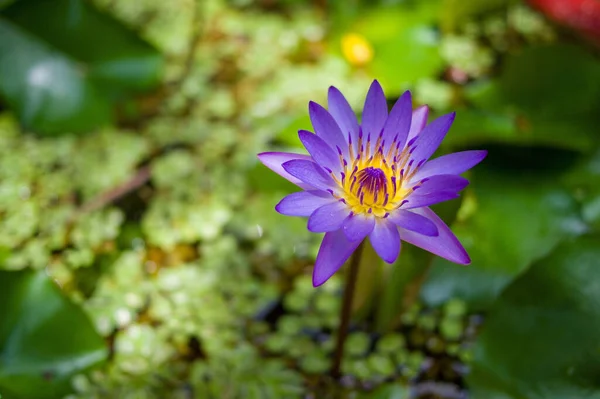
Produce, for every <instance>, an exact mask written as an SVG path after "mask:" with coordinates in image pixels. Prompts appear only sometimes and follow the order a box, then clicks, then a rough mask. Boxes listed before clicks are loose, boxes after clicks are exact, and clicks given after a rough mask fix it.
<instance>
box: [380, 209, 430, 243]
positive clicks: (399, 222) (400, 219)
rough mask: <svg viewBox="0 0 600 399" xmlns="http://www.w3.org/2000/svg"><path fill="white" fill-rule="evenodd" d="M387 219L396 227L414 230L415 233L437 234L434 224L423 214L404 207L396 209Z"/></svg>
mask: <svg viewBox="0 0 600 399" xmlns="http://www.w3.org/2000/svg"><path fill="white" fill-rule="evenodd" d="M388 220H389V221H390V222H392V223H394V224H395V225H396V226H398V227H402V228H403V229H406V230H410V231H414V232H415V233H419V234H423V235H425V236H429V237H435V236H437V235H438V234H439V233H438V229H437V227H436V226H435V224H434V223H433V222H432V221H431V220H429V219H427V218H426V217H425V216H423V215H419V214H417V213H414V212H411V211H407V210H404V209H396V210H395V211H394V212H392V213H391V214H390V215H389V216H388Z"/></svg>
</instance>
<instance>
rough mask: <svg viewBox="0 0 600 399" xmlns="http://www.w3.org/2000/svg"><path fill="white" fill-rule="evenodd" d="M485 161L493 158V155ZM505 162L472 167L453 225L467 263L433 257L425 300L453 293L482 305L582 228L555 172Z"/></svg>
mask: <svg viewBox="0 0 600 399" xmlns="http://www.w3.org/2000/svg"><path fill="white" fill-rule="evenodd" d="M513 151H514V150H513ZM497 154H498V156H499V157H502V158H506V156H505V155H504V154H503V153H501V152H499V153H497ZM532 156H533V155H532ZM552 161H553V162H558V160H557V159H553V160H552ZM487 162H489V163H490V164H491V163H493V162H494V153H491V154H490V159H488V160H487V161H486V163H487ZM509 164H510V162H509ZM504 165H505V169H503V170H502V169H501V170H499V171H494V170H492V168H491V167H490V166H489V165H485V164H484V165H480V166H478V167H477V168H476V169H475V171H474V176H473V178H472V183H471V184H472V186H471V187H472V188H471V189H472V191H470V192H469V193H468V194H466V198H465V200H464V202H463V208H462V210H461V212H462V215H461V214H459V216H460V217H459V221H458V222H457V223H455V224H454V225H453V228H452V230H453V231H454V232H455V234H456V235H457V237H458V238H459V240H460V241H461V242H462V243H463V245H464V246H465V248H466V249H467V251H468V252H469V254H470V256H471V259H472V264H471V265H470V266H466V267H464V266H458V265H455V264H453V263H451V262H448V261H445V260H443V259H441V258H436V259H435V260H434V263H433V266H432V269H431V272H430V275H429V276H428V279H427V281H426V282H425V285H424V286H423V291H422V297H423V299H424V300H425V301H426V302H428V303H429V304H432V305H438V304H440V303H442V302H443V301H445V300H447V299H448V298H452V297H457V298H462V299H464V300H466V301H467V302H468V303H469V305H470V306H471V308H474V309H482V308H486V307H488V306H489V305H490V304H491V303H492V302H493V300H494V299H495V298H496V296H497V295H498V294H499V293H500V291H501V290H502V289H503V288H504V287H505V286H506V285H507V284H508V283H510V281H511V280H512V279H514V278H515V277H516V276H517V275H518V274H520V273H521V272H522V271H523V270H525V269H526V268H527V267H528V266H529V265H530V264H531V262H532V261H535V260H537V259H539V258H540V257H543V256H545V255H546V254H547V253H548V252H549V251H551V250H552V248H554V246H555V245H556V244H558V243H559V242H560V241H561V240H562V239H564V238H566V237H570V236H575V235H577V234H581V233H582V232H583V231H585V229H586V226H585V224H584V223H583V221H582V220H581V218H580V216H579V213H578V209H577V204H576V201H575V200H574V198H573V197H572V195H571V194H570V191H569V190H567V189H565V188H564V187H562V186H561V185H559V184H557V180H558V179H559V176H560V174H559V173H555V172H552V171H549V172H547V173H542V172H540V171H527V170H523V169H512V170H511V169H510V167H509V166H508V164H504ZM486 166H488V167H486ZM534 172H535V173H534Z"/></svg>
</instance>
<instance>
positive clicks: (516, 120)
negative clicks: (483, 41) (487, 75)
mask: <svg viewBox="0 0 600 399" xmlns="http://www.w3.org/2000/svg"><path fill="white" fill-rule="evenodd" d="M465 96H466V98H467V99H468V101H469V102H471V104H472V105H473V107H470V108H466V109H462V110H458V112H457V114H458V115H457V118H456V122H455V124H454V126H453V129H452V134H450V135H448V139H447V140H446V142H445V144H446V145H454V146H465V145H467V144H472V143H481V142H485V143H489V142H498V143H510V144H519V145H545V146H552V147H557V148H565V149H573V150H578V151H589V150H590V149H593V148H595V145H596V143H597V134H598V128H597V127H598V124H599V123H600V116H599V114H598V113H597V112H595V110H597V109H598V107H600V62H599V61H598V60H597V59H595V58H594V57H593V56H592V55H591V54H590V53H589V52H587V51H585V50H584V49H582V48H579V47H575V46H570V45H552V46H543V47H530V48H526V49H525V50H523V51H522V52H519V53H515V54H512V55H510V56H509V57H508V59H507V60H506V65H505V67H504V69H503V70H502V73H501V75H500V76H499V77H498V78H497V79H496V80H493V81H489V82H478V83H476V84H473V85H471V86H469V87H468V88H466V90H465Z"/></svg>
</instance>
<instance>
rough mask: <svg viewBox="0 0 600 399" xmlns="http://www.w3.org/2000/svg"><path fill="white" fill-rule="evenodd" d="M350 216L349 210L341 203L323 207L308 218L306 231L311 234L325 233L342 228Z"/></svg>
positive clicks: (337, 202)
mask: <svg viewBox="0 0 600 399" xmlns="http://www.w3.org/2000/svg"><path fill="white" fill-rule="evenodd" d="M349 215H350V208H349V207H348V205H346V203H344V202H342V201H336V202H334V203H333V204H328V205H323V206H322V207H320V208H318V209H317V210H315V211H314V212H313V213H312V214H311V215H310V217H309V218H308V226H307V227H308V230H310V231H312V232H313V233H327V232H329V231H335V230H338V229H340V228H341V227H342V225H343V224H344V221H345V220H346V219H347V218H348V216H349Z"/></svg>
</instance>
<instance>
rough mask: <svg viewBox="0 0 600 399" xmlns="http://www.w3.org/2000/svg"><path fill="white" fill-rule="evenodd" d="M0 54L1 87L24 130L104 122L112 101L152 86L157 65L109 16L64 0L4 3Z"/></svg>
mask: <svg viewBox="0 0 600 399" xmlns="http://www.w3.org/2000/svg"><path fill="white" fill-rule="evenodd" d="M98 37H102V40H97V38H98ZM90 42H93V43H94V45H90ZM0 54H2V55H3V56H1V57H0V76H2V78H1V79H0V93H1V94H2V96H3V97H5V98H6V100H7V101H8V102H9V104H10V105H11V106H12V107H13V108H14V110H15V112H16V113H17V114H18V115H19V119H20V121H21V123H22V124H23V125H24V127H25V128H26V129H28V130H33V131H37V132H39V133H43V134H52V135H56V134H61V133H63V132H69V131H73V132H82V131H87V130H90V129H91V128H94V127H97V126H101V125H105V124H107V123H109V122H110V121H111V120H112V109H111V108H112V106H111V102H112V101H113V100H114V99H116V98H121V97H123V96H124V95H126V94H130V93H131V92H132V91H137V90H140V89H148V88H151V87H154V86H155V85H156V83H158V79H159V71H160V68H161V64H162V60H161V57H160V56H159V54H157V52H156V51H155V50H153V49H152V48H151V47H150V46H148V45H147V44H145V43H143V42H142V41H140V40H139V39H137V38H136V37H135V36H134V35H133V34H132V33H131V32H128V31H127V30H126V29H124V28H123V27H122V26H120V25H119V24H118V23H116V22H115V21H114V20H113V19H111V18H109V17H107V16H106V15H103V14H100V13H98V12H97V11H96V10H94V9H93V8H91V7H90V6H89V5H88V4H87V3H85V2H83V1H70V0H59V1H54V2H44V1H36V0H25V1H18V2H16V3H14V4H13V5H11V6H9V7H8V8H5V9H3V10H2V15H1V16H0Z"/></svg>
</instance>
